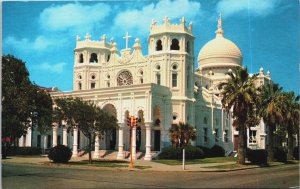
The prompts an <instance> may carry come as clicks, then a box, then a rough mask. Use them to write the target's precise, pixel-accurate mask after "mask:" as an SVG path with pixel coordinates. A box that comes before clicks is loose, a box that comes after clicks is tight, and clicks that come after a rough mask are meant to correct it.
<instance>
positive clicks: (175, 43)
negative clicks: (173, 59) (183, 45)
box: [171, 39, 180, 50]
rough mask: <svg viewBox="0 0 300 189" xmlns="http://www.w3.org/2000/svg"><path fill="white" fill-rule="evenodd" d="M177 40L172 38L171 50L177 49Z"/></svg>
mask: <svg viewBox="0 0 300 189" xmlns="http://www.w3.org/2000/svg"><path fill="white" fill-rule="evenodd" d="M179 49H180V48H179V41H178V39H172V44H171V50H179Z"/></svg>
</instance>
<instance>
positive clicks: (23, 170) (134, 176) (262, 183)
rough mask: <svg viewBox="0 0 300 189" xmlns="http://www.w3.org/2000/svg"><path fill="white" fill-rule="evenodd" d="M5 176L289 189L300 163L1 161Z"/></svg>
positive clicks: (51, 183)
mask: <svg viewBox="0 0 300 189" xmlns="http://www.w3.org/2000/svg"><path fill="white" fill-rule="evenodd" d="M2 176H3V177H2V187H3V188H4V189H14V188H22V189H27V188H37V189H43V188H56V189H60V188H167V187H169V188H289V187H296V186H299V165H296V164H293V165H283V166H275V167H267V168H256V169H248V170H240V171H231V172H162V171H147V170H138V171H129V170H119V169H115V170H114V169H111V170H99V169H75V168H57V167H56V168H52V167H47V166H35V165H21V164H2Z"/></svg>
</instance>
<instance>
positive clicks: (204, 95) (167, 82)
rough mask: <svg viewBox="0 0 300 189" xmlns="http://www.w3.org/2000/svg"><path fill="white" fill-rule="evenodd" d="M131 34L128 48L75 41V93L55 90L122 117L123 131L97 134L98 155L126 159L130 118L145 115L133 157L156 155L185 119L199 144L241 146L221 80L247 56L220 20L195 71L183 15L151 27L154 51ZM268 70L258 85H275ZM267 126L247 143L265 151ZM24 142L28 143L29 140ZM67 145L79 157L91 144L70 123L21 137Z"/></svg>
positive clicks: (35, 143) (256, 129) (55, 95)
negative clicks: (224, 104)
mask: <svg viewBox="0 0 300 189" xmlns="http://www.w3.org/2000/svg"><path fill="white" fill-rule="evenodd" d="M130 37H131V36H129V35H128V33H126V36H125V37H124V38H125V40H126V48H125V49H122V50H120V51H119V50H118V47H117V44H116V43H115V42H114V40H113V39H111V40H110V41H107V39H106V36H105V35H103V36H102V39H101V41H94V40H92V39H91V36H90V35H89V34H87V35H86V36H85V38H84V39H83V40H81V39H80V37H79V36H77V38H76V48H75V50H74V78H73V91H71V92H62V91H57V90H53V91H51V92H50V94H51V96H52V98H59V97H79V98H82V99H83V100H91V101H93V102H94V103H95V104H97V106H99V107H101V108H103V109H105V110H107V111H108V112H110V113H111V114H112V115H114V116H115V117H116V118H117V120H118V125H119V128H118V129H114V130H111V131H109V132H107V133H106V134H105V136H104V137H99V136H97V135H96V140H95V145H94V148H95V150H94V152H93V156H94V157H95V158H99V157H100V156H101V153H100V150H112V151H116V153H115V158H117V159H124V158H125V157H126V152H127V151H129V146H130V145H129V128H128V126H127V125H126V123H127V121H126V118H127V117H128V116H136V117H138V119H139V122H138V127H136V128H134V129H133V140H132V146H133V151H132V155H133V158H134V159H136V158H139V157H138V155H137V154H138V153H139V152H144V156H143V159H145V160H151V159H152V158H153V156H154V155H155V154H157V152H159V151H161V149H162V148H164V147H169V146H170V139H169V128H170V127H171V125H172V124H176V123H179V122H184V123H189V124H191V125H192V126H193V127H195V129H196V131H197V138H196V140H195V141H193V145H197V146H206V147H212V146H213V145H219V146H222V147H223V148H224V149H225V151H226V152H228V153H229V152H231V151H234V150H236V149H237V136H238V131H236V130H235V128H234V127H232V113H228V114H227V113H226V112H225V111H224V110H223V109H222V105H221V99H220V97H219V93H220V91H219V89H218V87H217V86H218V84H219V83H220V82H224V81H226V80H227V79H228V76H227V75H226V73H227V72H230V71H232V70H234V69H235V68H236V67H241V66H242V59H243V58H242V53H241V51H240V49H239V48H238V46H237V45H235V44H234V43H233V42H232V41H230V40H228V39H226V38H225V37H224V31H223V28H222V20H221V18H219V20H218V27H217V30H216V37H215V39H212V40H211V41H209V42H208V43H207V44H206V45H204V46H203V47H202V49H201V50H200V52H199V55H198V59H197V60H198V67H197V68H196V69H195V55H194V39H195V36H194V35H193V25H192V23H191V22H190V23H189V24H187V23H186V20H185V19H184V18H182V19H180V22H179V23H177V24H171V23H170V20H169V18H168V17H166V18H165V19H164V22H163V24H158V23H157V22H156V21H155V20H153V21H152V23H151V24H150V34H149V37H148V55H146V56H145V55H143V54H142V46H141V44H140V40H139V39H138V38H137V39H135V43H134V45H133V47H132V49H131V48H129V47H128V40H129V38H130ZM270 81H271V78H270V72H268V73H267V74H264V71H263V69H262V68H261V70H260V72H259V75H258V79H257V86H259V85H263V84H264V83H266V82H270ZM265 136H266V131H265V127H264V124H263V122H261V124H260V125H258V126H254V127H251V128H250V129H248V146H249V147H251V148H265V142H266V138H265ZM25 141H26V142H25ZM57 144H64V145H67V146H69V147H70V148H72V150H73V155H74V156H77V155H78V150H79V149H84V148H85V147H86V146H87V139H86V138H85V137H84V135H83V134H82V133H81V132H80V131H78V130H77V129H74V130H73V131H71V132H68V131H67V125H62V126H58V125H54V126H53V130H52V131H49V133H48V134H47V135H46V136H41V135H40V134H39V133H38V132H37V131H35V130H33V131H31V130H30V131H29V132H28V133H27V135H26V136H24V137H22V138H20V140H19V146H24V145H25V146H28V145H30V146H38V147H41V146H43V145H44V147H46V148H50V147H52V146H55V145H57Z"/></svg>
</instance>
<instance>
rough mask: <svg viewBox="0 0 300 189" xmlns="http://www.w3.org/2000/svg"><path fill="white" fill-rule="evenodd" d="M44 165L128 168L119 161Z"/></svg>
mask: <svg viewBox="0 0 300 189" xmlns="http://www.w3.org/2000/svg"><path fill="white" fill-rule="evenodd" d="M44 165H57V166H60V165H65V166H87V167H109V168H125V167H128V166H129V163H128V162H127V161H120V160H93V163H92V164H89V161H88V160H83V161H70V162H68V163H53V162H44ZM134 168H136V169H148V168H151V166H140V165H137V166H134Z"/></svg>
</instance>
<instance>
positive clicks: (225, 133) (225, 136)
mask: <svg viewBox="0 0 300 189" xmlns="http://www.w3.org/2000/svg"><path fill="white" fill-rule="evenodd" d="M224 141H225V142H226V143H228V130H225V131H224Z"/></svg>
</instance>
